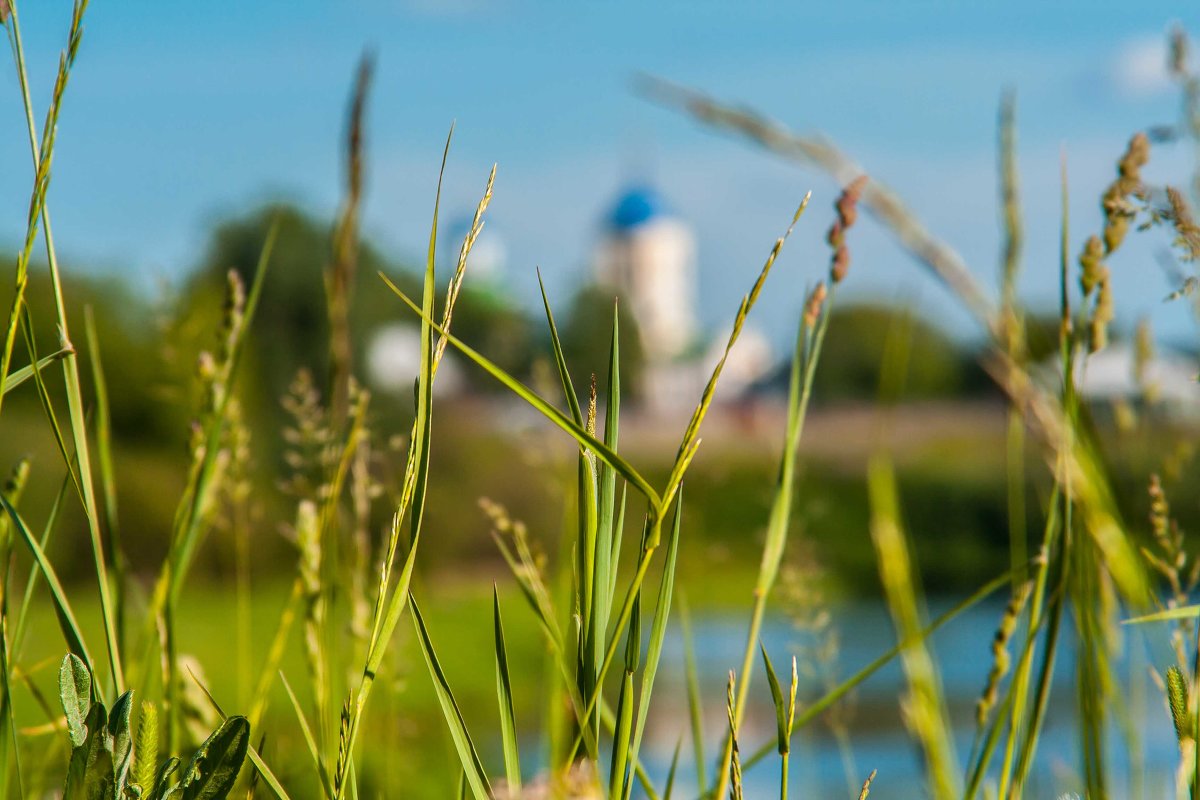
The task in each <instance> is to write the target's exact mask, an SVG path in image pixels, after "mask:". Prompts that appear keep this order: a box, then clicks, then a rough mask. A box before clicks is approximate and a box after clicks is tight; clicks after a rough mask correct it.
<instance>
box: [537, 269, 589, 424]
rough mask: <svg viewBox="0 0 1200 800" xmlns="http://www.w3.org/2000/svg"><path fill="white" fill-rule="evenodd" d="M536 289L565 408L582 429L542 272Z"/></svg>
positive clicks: (538, 277)
mask: <svg viewBox="0 0 1200 800" xmlns="http://www.w3.org/2000/svg"><path fill="white" fill-rule="evenodd" d="M537 279H538V289H540V290H541V292H542V305H543V306H544V307H545V309H546V324H547V325H548V326H549V328H550V349H551V350H552V351H553V352H554V365H555V367H557V368H558V379H559V380H560V381H562V387H563V395H565V396H566V398H567V407H568V408H569V409H570V410H571V418H572V419H574V420H575V424H576V425H578V426H579V427H581V428H582V427H583V411H582V410H581V409H580V407H579V395H578V394H577V393H576V392H575V384H574V383H573V382H572V381H571V373H570V371H569V370H568V369H567V359H566V356H564V355H563V348H562V341H561V340H560V339H559V338H558V325H556V324H555V323H554V312H553V311H551V310H550V298H549V297H547V296H546V285H545V284H544V283H542V271H541V270H540V269H539V270H538V273H537Z"/></svg>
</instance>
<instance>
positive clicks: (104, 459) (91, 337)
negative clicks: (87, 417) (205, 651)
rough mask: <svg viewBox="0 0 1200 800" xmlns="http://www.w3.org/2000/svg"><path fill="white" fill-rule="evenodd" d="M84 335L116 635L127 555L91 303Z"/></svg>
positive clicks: (120, 629)
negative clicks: (119, 516)
mask: <svg viewBox="0 0 1200 800" xmlns="http://www.w3.org/2000/svg"><path fill="white" fill-rule="evenodd" d="M83 312H84V315H83V321H84V337H85V340H86V341H87V348H88V355H89V356H90V358H89V361H90V362H91V366H92V391H93V392H94V393H95V395H96V407H95V410H94V421H95V423H96V461H97V464H98V466H99V468H100V491H101V493H102V494H103V496H104V524H105V527H107V528H108V544H109V550H110V557H111V558H112V562H113V577H114V578H115V579H116V585H115V587H114V588H115V589H116V595H117V597H116V614H117V637H118V639H120V640H122V641H123V640H124V634H125V593H126V592H125V583H126V572H127V569H126V558H125V550H124V547H123V546H122V543H121V529H120V526H119V525H118V523H117V519H118V517H117V473H116V469H115V468H114V467H113V457H112V415H111V414H110V412H109V405H108V381H107V380H106V379H105V377H104V362H103V361H102V360H101V356H100V337H98V336H97V335H96V319H95V316H94V315H93V313H92V307H91V306H90V305H89V306H84V309H83Z"/></svg>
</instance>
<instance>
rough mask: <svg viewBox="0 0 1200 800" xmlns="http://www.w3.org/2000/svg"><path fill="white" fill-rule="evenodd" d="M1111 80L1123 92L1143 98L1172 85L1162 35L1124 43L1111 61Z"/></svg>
mask: <svg viewBox="0 0 1200 800" xmlns="http://www.w3.org/2000/svg"><path fill="white" fill-rule="evenodd" d="M1112 77H1113V82H1114V83H1115V84H1116V86H1117V88H1118V89H1119V90H1120V91H1122V92H1123V93H1125V94H1128V95H1132V96H1135V97H1145V96H1149V95H1156V94H1160V93H1162V92H1164V91H1166V90H1168V89H1169V88H1170V86H1171V77H1170V75H1169V74H1168V73H1167V45H1166V41H1165V39H1164V38H1163V37H1162V36H1158V37H1153V38H1151V37H1144V38H1139V39H1133V40H1130V41H1128V42H1126V43H1125V44H1124V46H1122V47H1121V49H1120V50H1119V51H1118V53H1117V58H1116V61H1115V62H1114V63H1113V71H1112Z"/></svg>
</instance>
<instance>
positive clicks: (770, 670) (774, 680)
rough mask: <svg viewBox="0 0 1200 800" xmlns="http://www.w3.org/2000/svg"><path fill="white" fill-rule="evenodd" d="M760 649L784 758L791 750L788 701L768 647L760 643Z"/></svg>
mask: <svg viewBox="0 0 1200 800" xmlns="http://www.w3.org/2000/svg"><path fill="white" fill-rule="evenodd" d="M758 648H759V649H760V650H762V657H763V665H764V666H765V667H766V668H767V684H768V685H770V687H771V701H772V702H773V703H774V704H775V726H776V739H777V742H778V747H779V755H781V756H784V755H787V753H788V749H789V748H788V718H787V717H788V709H787V700H786V699H784V696H783V689H782V688H781V687H780V686H779V677H778V676H777V675H776V674H775V667H774V666H772V665H771V657H770V656H768V655H767V648H766V645H764V644H763V643H762V642H759V643H758Z"/></svg>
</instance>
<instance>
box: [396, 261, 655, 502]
mask: <svg viewBox="0 0 1200 800" xmlns="http://www.w3.org/2000/svg"><path fill="white" fill-rule="evenodd" d="M380 277H381V278H382V279H383V281H384V283H386V284H387V285H388V287H389V288H390V289H391V290H392V291H393V292H394V293H395V294H396V296H397V297H399V298H400V299H401V300H403V301H404V304H405V305H407V306H408V307H409V308H410V309H412V311H413V312H414V313H416V314H417V315H418V316H421V317H422V318H423V319H424V320H425V321H427V322H428V323H429V324H430V326H431V327H432V328H433V329H434V330H436V331H437V332H438V333H440V334H441V335H442V336H443V337H445V339H446V340H447V341H448V342H450V344H452V345H454V347H455V348H457V349H458V351H459V352H461V353H462V354H463V355H464V356H466V357H467V358H468V359H470V360H471V361H473V362H475V364H476V365H477V366H479V367H480V368H481V369H483V370H484V371H485V372H487V373H488V374H489V375H491V376H492V377H493V378H495V379H496V380H497V381H499V382H500V383H502V384H503V385H505V386H506V387H508V388H509V389H510V390H512V392H513V393H514V394H516V395H517V396H518V397H520V398H521V399H522V400H524V401H525V402H526V403H528V404H529V405H531V406H533V407H534V409H536V410H537V411H539V412H541V414H542V415H543V416H544V417H546V419H548V420H549V421H550V422H552V423H554V425H556V426H557V427H559V428H560V429H562V431H563V432H565V433H566V434H568V435H569V436H570V437H571V438H573V439H575V441H577V442H578V443H579V444H580V445H582V446H584V447H586V448H587V449H588V450H590V451H592V452H593V453H595V454H596V456H597V458H599V459H600V460H601V461H604V462H605V463H606V464H608V465H609V466H611V467H612V468H613V469H615V470H616V471H617V472H618V473H620V475H621V477H623V478H624V479H625V480H627V481H629V483H631V484H632V485H633V486H634V488H636V489H637V490H638V491H639V492H641V494H642V495H643V496H644V497H645V498H646V499H647V500H649V501H650V505H651V507H652V508H655V509H658V508H660V507H661V505H662V501H661V499H660V498H659V496H658V492H656V491H655V490H654V488H653V487H651V486H650V484H649V483H648V482H647V481H646V479H645V478H643V477H642V475H641V473H639V472H638V471H637V470H636V469H634V467H633V465H632V464H630V463H629V462H628V461H626V460H625V459H624V458H622V457H621V456H619V455H617V454H616V453H615V452H613V451H612V450H611V449H610V448H609V447H608V446H607V445H605V444H604V443H603V442H601V441H600V440H599V439H597V438H596V437H595V436H593V435H592V434H590V433H588V432H587V431H586V430H584V429H583V428H581V427H580V426H578V425H576V424H575V423H574V422H573V421H572V420H571V419H570V418H569V417H568V416H567V415H565V414H564V413H563V412H562V411H559V410H558V409H557V408H555V407H554V405H552V404H551V403H549V402H548V401H546V400H545V399H544V398H542V397H541V396H539V395H538V394H537V393H536V392H534V391H533V390H532V389H530V388H529V387H528V386H526V385H525V384H523V383H521V382H520V381H518V380H517V379H516V378H514V377H512V376H511V375H509V374H508V373H507V372H505V371H504V370H502V369H501V368H500V367H498V366H496V364H495V363H493V362H492V361H490V360H489V359H488V358H487V357H486V356H484V355H483V354H482V353H479V352H478V351H476V350H475V349H473V348H472V347H470V346H469V345H468V344H466V343H465V342H463V341H462V340H461V339H459V338H458V337H456V336H454V335H453V334H451V333H450V332H449V331H447V330H445V329H444V328H442V327H441V326H440V325H438V324H436V323H434V322H433V320H432V319H430V318H429V317H428V316H426V315H425V314H424V312H422V311H421V308H420V306H418V305H417V304H416V303H414V302H413V301H412V300H410V299H409V298H408V296H407V295H406V294H404V292H402V291H401V290H400V289H399V288H398V287H397V286H396V285H395V284H394V283H392V282H391V281H390V280H389V279H388V277H387V276H386V275H384V274H382V273H380Z"/></svg>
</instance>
